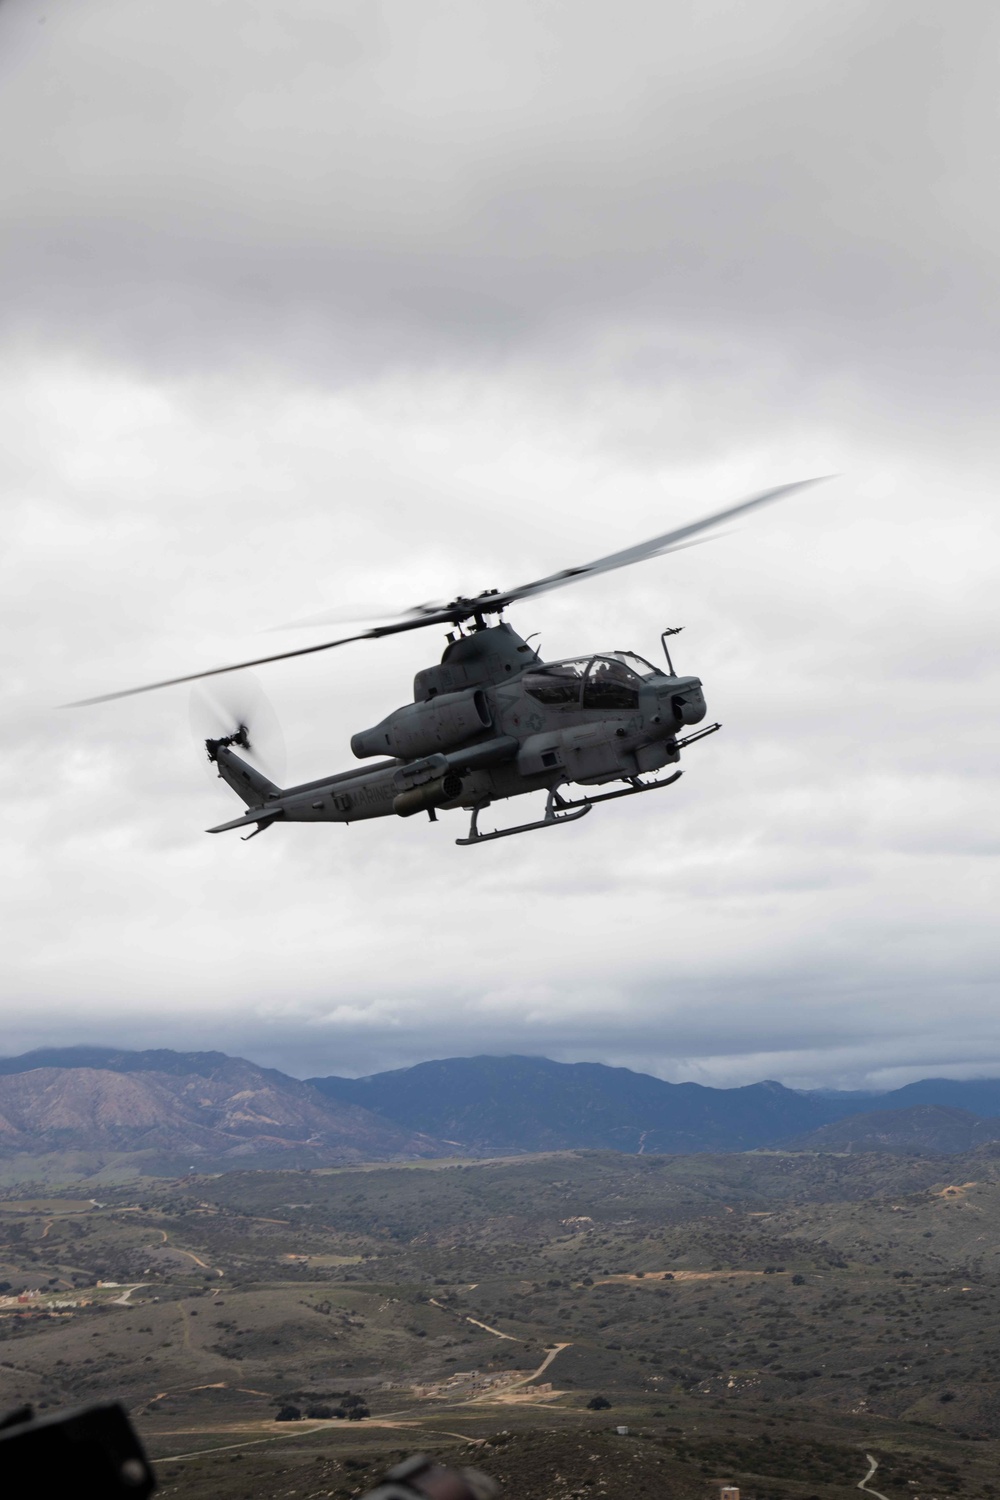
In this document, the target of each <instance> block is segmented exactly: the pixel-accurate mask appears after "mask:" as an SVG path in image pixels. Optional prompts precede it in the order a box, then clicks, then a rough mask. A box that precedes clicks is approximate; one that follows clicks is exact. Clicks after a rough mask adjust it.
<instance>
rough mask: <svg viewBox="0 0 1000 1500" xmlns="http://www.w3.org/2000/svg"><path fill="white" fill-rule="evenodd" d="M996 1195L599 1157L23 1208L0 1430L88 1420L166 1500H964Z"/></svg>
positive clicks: (139, 1191) (923, 1180) (129, 1193)
mask: <svg viewBox="0 0 1000 1500" xmlns="http://www.w3.org/2000/svg"><path fill="white" fill-rule="evenodd" d="M998 1168H1000V1158H998V1157H997V1156H995V1155H993V1154H991V1152H990V1151H989V1150H986V1151H983V1150H981V1151H979V1152H976V1153H973V1154H971V1155H969V1156H967V1157H959V1158H956V1157H949V1158H947V1159H946V1160H942V1159H931V1158H887V1157H876V1156H871V1157H863V1156H850V1157H822V1156H812V1155H787V1154H786V1155H783V1154H779V1153H760V1154H753V1155H746V1156H725V1157H710V1156H703V1157H683V1158H670V1157H644V1156H643V1157H625V1156H618V1155H615V1154H613V1153H610V1152H598V1153H564V1154H556V1153H553V1154H549V1155H546V1156H536V1157H530V1158H516V1159H513V1160H508V1161H496V1162H479V1163H452V1164H441V1163H435V1164H434V1167H433V1168H429V1167H427V1168H425V1167H421V1168H416V1169H414V1168H408V1167H382V1168H379V1169H376V1170H365V1169H349V1170H333V1171H329V1170H323V1171H313V1172H302V1171H283V1172H277V1171H273V1172H272V1171H268V1172H238V1173H227V1174H225V1175H223V1176H219V1177H203V1178H184V1179H179V1180H175V1181H163V1180H149V1179H146V1180H143V1181H141V1182H140V1183H138V1184H132V1185H125V1184H122V1185H120V1186H118V1187H114V1186H111V1187H106V1188H104V1189H102V1190H101V1194H100V1201H99V1203H97V1204H94V1203H93V1202H89V1201H88V1200H87V1199H86V1197H85V1196H84V1195H83V1193H82V1192H81V1186H80V1184H79V1182H77V1183H75V1184H74V1185H72V1187H69V1188H68V1189H67V1196H65V1197H60V1196H59V1195H58V1194H57V1193H56V1192H55V1190H54V1188H53V1187H51V1186H49V1187H47V1188H46V1189H45V1192H44V1195H41V1194H39V1193H38V1189H37V1187H33V1188H25V1187H21V1188H20V1189H18V1190H16V1191H17V1192H18V1196H17V1197H16V1198H15V1197H14V1196H13V1192H14V1190H11V1193H10V1195H9V1196H8V1197H7V1198H6V1200H3V1199H0V1283H2V1282H6V1283H8V1284H9V1290H8V1291H7V1292H6V1293H4V1294H0V1406H3V1407H7V1406H13V1405H15V1404H16V1403H17V1402H19V1401H24V1400H28V1401H33V1402H35V1403H36V1404H37V1405H38V1406H40V1407H42V1408H51V1407H54V1406H61V1405H69V1404H72V1403H76V1402H80V1401H83V1400H89V1399H94V1398H95V1397H98V1396H101V1397H107V1396H109V1395H113V1396H118V1397H120V1398H121V1399H122V1400H124V1401H125V1403H126V1405H128V1407H129V1408H130V1409H131V1410H132V1411H133V1413H135V1415H136V1420H137V1421H138V1424H139V1426H140V1429H141V1430H142V1432H143V1434H144V1436H145V1438H146V1441H147V1442H148V1443H149V1446H150V1450H151V1452H152V1454H153V1456H154V1458H161V1459H165V1460H166V1462H165V1465H164V1470H165V1490H166V1492H167V1493H175V1494H178V1495H181V1494H183V1495H191V1496H198V1495H201V1494H204V1495H206V1496H207V1495H208V1494H210V1493H211V1494H212V1495H213V1496H218V1497H219V1500H227V1497H230V1496H231V1497H233V1500H235V1497H237V1496H243V1495H248V1496H249V1495H254V1494H264V1493H271V1492H272V1489H273V1488H279V1489H285V1490H293V1489H294V1490H296V1491H297V1493H298V1495H299V1496H300V1500H307V1497H308V1496H310V1495H313V1494H315V1495H319V1494H323V1495H330V1494H332V1495H335V1496H342V1497H344V1500H346V1497H349V1496H351V1495H355V1494H360V1493H361V1492H362V1491H363V1490H364V1489H365V1488H367V1487H370V1485H371V1484H372V1483H373V1482H374V1480H375V1478H376V1477H377V1473H378V1471H379V1470H380V1468H381V1467H383V1466H384V1465H385V1464H387V1463H389V1462H391V1461H392V1460H393V1456H394V1455H397V1456H398V1455H399V1454H400V1453H402V1452H405V1451H410V1450H413V1449H417V1448H419V1449H422V1450H426V1449H433V1450H434V1451H440V1452H441V1453H442V1455H445V1456H447V1457H448V1458H449V1461H453V1462H455V1461H458V1462H465V1463H468V1462H474V1463H475V1464H476V1465H477V1466H480V1467H483V1468H488V1469H491V1470H492V1471H493V1472H496V1473H497V1474H498V1475H500V1476H501V1477H504V1478H505V1480H506V1482H507V1483H508V1484H509V1485H510V1486H514V1488H512V1489H511V1490H510V1500H515V1495H516V1500H536V1497H538V1500H541V1497H545V1496H549V1495H551V1494H552V1493H553V1489H552V1484H553V1483H554V1481H553V1479H552V1476H553V1475H554V1474H555V1473H559V1474H561V1475H562V1476H563V1478H564V1479H565V1481H566V1483H567V1485H569V1486H570V1489H569V1490H568V1493H569V1494H572V1493H573V1488H572V1487H573V1486H574V1485H576V1486H578V1487H579V1488H580V1493H581V1495H583V1494H585V1493H589V1492H590V1491H591V1490H592V1491H593V1493H594V1494H595V1495H597V1494H600V1493H601V1487H600V1484H599V1482H598V1480H597V1479H596V1478H595V1477H594V1476H595V1475H596V1474H597V1473H599V1472H600V1473H606V1475H607V1476H608V1479H607V1483H608V1484H609V1485H610V1486H611V1489H609V1491H608V1493H609V1494H610V1493H620V1492H621V1491H620V1486H619V1468H620V1465H621V1464H623V1463H626V1462H627V1464H628V1465H629V1469H628V1473H629V1476H630V1478H629V1489H630V1491H631V1490H632V1489H635V1490H636V1492H637V1493H639V1494H642V1493H643V1492H644V1489H643V1487H644V1486H646V1492H648V1493H650V1494H653V1493H657V1494H659V1493H664V1492H666V1491H665V1488H664V1487H665V1486H666V1487H667V1488H669V1490H670V1492H671V1493H674V1492H676V1493H677V1494H678V1495H679V1496H680V1497H681V1500H683V1497H685V1496H687V1495H688V1494H690V1495H691V1496H694V1495H701V1496H706V1495H709V1494H711V1487H712V1486H713V1485H714V1484H715V1482H716V1481H720V1482H721V1481H723V1480H731V1481H733V1482H735V1483H739V1484H740V1485H741V1486H742V1487H744V1488H745V1489H746V1490H747V1492H748V1493H749V1494H751V1495H753V1496H755V1497H756V1500H769V1497H775V1500H781V1497H784V1496H788V1497H790V1500H791V1497H798V1500H809V1497H810V1496H815V1497H817V1500H826V1497H828V1496H829V1497H832V1496H834V1495H841V1496H845V1497H846V1494H847V1491H848V1489H850V1490H851V1491H852V1493H855V1494H856V1491H855V1489H854V1487H855V1486H856V1485H857V1481H858V1480H859V1479H860V1478H861V1477H862V1475H863V1473H864V1472H865V1467H866V1465H865V1463H864V1459H863V1454H864V1453H865V1452H873V1453H875V1454H876V1456H877V1458H878V1460H879V1464H880V1469H879V1473H878V1478H877V1480H876V1481H874V1486H875V1488H877V1489H880V1490H882V1491H883V1492H884V1493H886V1494H887V1495H889V1496H890V1497H891V1500H897V1496H901V1495H903V1494H909V1495H922V1496H925V1500H945V1497H946V1496H948V1497H956V1496H957V1497H968V1500H994V1496H996V1495H997V1493H998V1482H996V1481H995V1480H994V1477H993V1476H994V1473H995V1472H996V1468H997V1464H996V1459H997V1456H998V1442H1000V1356H998V1355H997V1354H996V1352H995V1347H994V1344H995V1340H994V1336H993V1329H994V1327H995V1325H996V1320H997V1318H998V1316H1000V1261H998V1256H1000V1170H998ZM32 1195H34V1196H32ZM98 1283H104V1284H103V1285H98ZM19 1299H21V1300H19ZM602 1403H603V1404H602ZM605 1413H608V1415H605ZM293 1414H294V1415H293ZM617 1425H627V1426H628V1427H629V1436H628V1438H619V1437H618V1436H617V1434H616V1433H615V1431H614V1428H615V1427H616V1426H617ZM468 1444H471V1445H472V1446H473V1447H474V1449H475V1454H476V1457H475V1458H471V1457H470V1456H469V1451H471V1450H469V1451H466V1448H465V1447H463V1445H468ZM456 1445H457V1446H456ZM616 1445H618V1446H616ZM621 1445H624V1446H621ZM188 1454H199V1455H201V1456H200V1457H195V1458H188V1457H182V1455H188ZM591 1454H597V1455H598V1456H597V1457H596V1458H593V1459H591V1458H590V1457H589V1456H588V1455H591ZM352 1465H353V1467H352ZM588 1466H589V1468H588ZM588 1473H589V1474H590V1477H591V1481H592V1482H591V1483H590V1484H588V1483H587V1475H588ZM574 1476H576V1477H574ZM633 1476H634V1483H633ZM286 1481H287V1483H286ZM268 1486H271V1488H268Z"/></svg>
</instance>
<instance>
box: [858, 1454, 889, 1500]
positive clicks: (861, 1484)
mask: <svg viewBox="0 0 1000 1500" xmlns="http://www.w3.org/2000/svg"><path fill="white" fill-rule="evenodd" d="M865 1458H867V1460H868V1462H869V1464H870V1466H871V1467H870V1468H869V1470H868V1473H867V1474H866V1475H865V1477H864V1479H859V1480H858V1489H859V1490H864V1492H865V1494H866V1495H874V1497H875V1500H888V1497H887V1496H886V1495H880V1494H879V1492H878V1490H873V1489H872V1488H871V1486H870V1485H869V1483H868V1481H869V1479H872V1478H873V1477H874V1474H875V1470H876V1469H877V1468H878V1459H877V1458H875V1457H874V1456H873V1455H872V1454H871V1453H866V1454H865Z"/></svg>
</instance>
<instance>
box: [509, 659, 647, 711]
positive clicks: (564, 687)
mask: <svg viewBox="0 0 1000 1500" xmlns="http://www.w3.org/2000/svg"><path fill="white" fill-rule="evenodd" d="M659 675H660V673H659V672H658V671H657V669H656V667H654V666H651V665H650V663H649V662H648V661H645V660H644V659H643V657H641V656H635V655H633V653H632V652H631V651H608V652H605V653H604V655H602V656H583V657H579V658H577V659H576V660H573V661H554V662H548V663H547V664H546V665H545V666H544V667H539V668H537V669H536V670H535V671H532V672H527V673H525V675H524V676H523V677H522V678H521V686H522V687H523V688H524V689H525V691H526V692H527V693H529V694H530V696H531V697H532V698H535V699H536V700H537V701H538V702H539V703H544V704H545V705H546V706H547V707H550V708H592V709H598V710H610V711H615V710H619V711H621V710H624V711H631V710H634V709H637V708H638V707H639V689H640V688H641V686H642V683H643V679H645V678H648V677H657V676H659Z"/></svg>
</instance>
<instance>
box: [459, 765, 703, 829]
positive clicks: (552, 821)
mask: <svg viewBox="0 0 1000 1500" xmlns="http://www.w3.org/2000/svg"><path fill="white" fill-rule="evenodd" d="M682 775H683V772H682V771H675V772H674V774H673V775H672V776H666V777H664V779H663V780H662V781H640V780H639V779H638V777H630V778H629V781H630V785H629V786H627V787H626V788H625V790H624V791H621V792H601V793H600V795H599V796H596V797H581V798H580V800H579V801H578V802H567V801H566V800H565V798H563V797H560V795H559V789H558V787H552V789H551V790H550V792H549V795H548V799H547V801H546V803H545V816H544V818H539V820H538V821H537V822H536V823H518V825H517V827H516V828H497V829H495V830H494V831H493V832H492V833H480V832H479V814H480V813H481V812H483V811H485V809H486V808H487V807H489V803H488V802H484V803H482V804H481V805H480V806H479V807H474V808H473V809H472V821H471V822H470V824H469V834H468V837H467V838H464V839H456V840H455V843H456V844H487V843H489V842H490V840H491V839H509V838H512V837H513V835H514V834H515V833H531V831H532V830H533V829H535V828H557V827H558V826H559V825H560V824H561V823H575V822H576V820H577V818H583V817H585V816H586V815H587V813H589V812H590V810H591V808H592V807H593V806H594V805H595V804H596V803H598V802H613V801H615V799H616V798H618V797H638V796H639V795H640V793H642V792H656V791H659V789H660V787H664V786H673V784H674V782H675V781H677V780H679V779H680V777H681V776H682Z"/></svg>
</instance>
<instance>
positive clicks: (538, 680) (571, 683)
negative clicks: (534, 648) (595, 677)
mask: <svg viewBox="0 0 1000 1500" xmlns="http://www.w3.org/2000/svg"><path fill="white" fill-rule="evenodd" d="M589 665H590V659H589V658H588V657H583V658H581V659H580V660H579V661H554V662H550V663H549V664H548V665H547V666H544V667H541V668H540V669H539V670H538V671H537V672H528V673H526V674H525V675H524V676H523V677H522V678H521V685H522V686H523V688H524V690H525V692H527V693H530V694H531V696H532V698H536V699H537V700H538V702H539V703H545V704H548V705H549V706H550V707H552V706H554V707H564V708H565V707H573V708H578V707H579V704H580V683H581V681H582V679H583V677H584V675H585V674H586V671H587V668H588V666H589Z"/></svg>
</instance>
